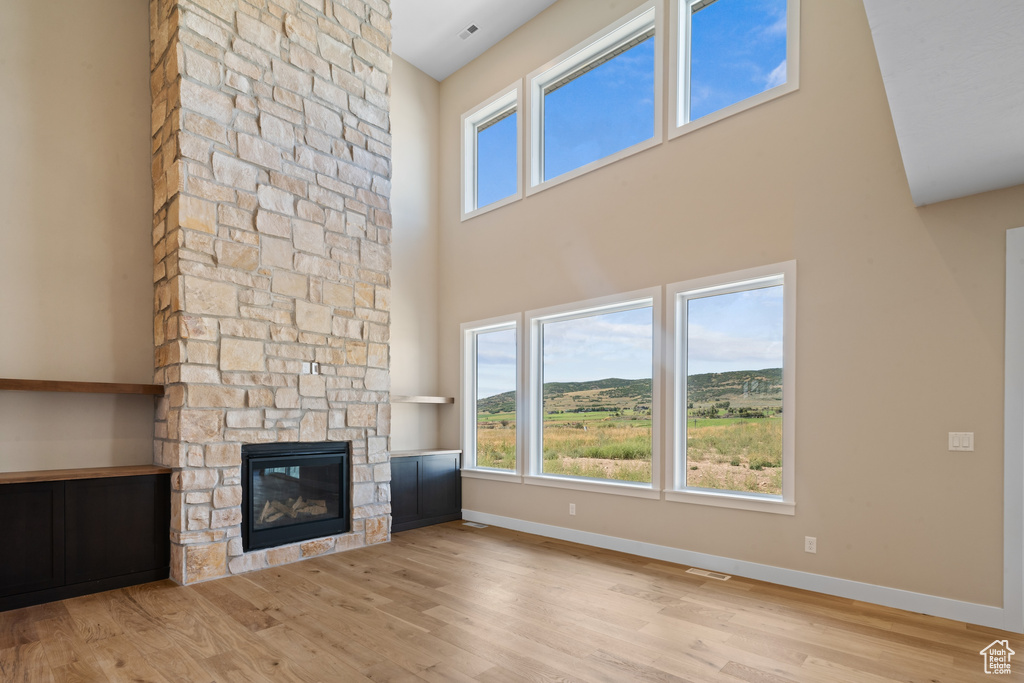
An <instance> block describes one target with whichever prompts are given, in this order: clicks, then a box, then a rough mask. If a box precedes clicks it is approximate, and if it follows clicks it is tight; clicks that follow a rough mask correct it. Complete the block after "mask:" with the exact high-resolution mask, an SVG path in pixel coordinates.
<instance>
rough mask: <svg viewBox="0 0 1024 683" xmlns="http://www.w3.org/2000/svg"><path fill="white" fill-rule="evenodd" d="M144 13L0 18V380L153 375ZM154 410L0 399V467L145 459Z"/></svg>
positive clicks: (56, 3)
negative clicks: (0, 220) (8, 378)
mask: <svg viewBox="0 0 1024 683" xmlns="http://www.w3.org/2000/svg"><path fill="white" fill-rule="evenodd" d="M148 12H149V8H148V6H147V3H145V2H125V1H124V0H90V2H87V3H86V2H76V1H74V0H53V1H48V2H38V1H37V0H11V2H6V3H4V8H3V20H2V21H0V65H2V67H3V68H0V93H3V96H2V97H0V217H2V221H3V226H2V227H0V377H15V378H28V379H61V380H89V381H101V382H149V381H152V376H153V358H152V355H153V341H152V338H153V334H152V320H153V316H152V310H151V308H152V303H151V301H152V296H153V285H152V258H153V256H152V247H151V246H150V225H151V223H152V196H153V195H152V188H151V184H150V179H149V119H150V115H149V114H150V97H149V18H148ZM152 436H153V401H152V399H151V398H143V397H135V396H128V397H114V396H90V395H58V394H24V393H13V392H0V470H5V471H16V470H24V469H50V468H60V467H77V466H102V465H112V464H128V463H146V462H151V461H152V452H153V446H152Z"/></svg>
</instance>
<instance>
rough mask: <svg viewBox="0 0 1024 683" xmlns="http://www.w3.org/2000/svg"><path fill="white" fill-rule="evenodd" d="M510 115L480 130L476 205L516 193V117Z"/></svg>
mask: <svg viewBox="0 0 1024 683" xmlns="http://www.w3.org/2000/svg"><path fill="white" fill-rule="evenodd" d="M518 116H519V114H518V113H515V114H512V115H511V116H506V117H505V118H503V119H502V120H501V121H498V122H497V123H496V124H494V125H493V126H489V127H487V128H485V129H484V130H482V131H480V132H479V133H477V138H476V146H477V147H476V148H477V156H478V157H479V159H480V160H481V162H482V163H480V164H479V165H478V167H477V175H476V178H477V188H476V198H477V199H476V205H477V206H487V205H488V204H493V203H494V202H496V201H498V200H499V199H504V198H505V197H508V196H509V195H513V194H515V193H516V173H517V172H518V169H517V167H516V120H517V119H518Z"/></svg>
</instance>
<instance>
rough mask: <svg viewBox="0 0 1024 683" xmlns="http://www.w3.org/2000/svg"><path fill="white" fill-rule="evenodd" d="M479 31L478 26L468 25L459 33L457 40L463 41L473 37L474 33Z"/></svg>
mask: <svg viewBox="0 0 1024 683" xmlns="http://www.w3.org/2000/svg"><path fill="white" fill-rule="evenodd" d="M479 30H480V27H479V26H477V25H476V24H470V25H469V26H467V27H466V28H464V29H462V32H461V33H459V38H462V39H463V40H465V39H466V38H469V37H470V36H471V35H473V34H474V33H476V32H477V31H479Z"/></svg>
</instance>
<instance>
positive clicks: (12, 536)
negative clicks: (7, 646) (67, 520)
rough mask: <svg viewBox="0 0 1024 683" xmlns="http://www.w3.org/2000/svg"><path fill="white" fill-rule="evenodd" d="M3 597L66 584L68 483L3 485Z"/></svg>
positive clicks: (0, 587)
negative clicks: (65, 510)
mask: <svg viewBox="0 0 1024 683" xmlns="http://www.w3.org/2000/svg"><path fill="white" fill-rule="evenodd" d="M0 520H3V523H2V524H0V548H3V554H4V559H3V561H0V596H4V595H15V594H17V593H28V592H31V591H37V590H43V589H45V588H52V587H54V586H60V585H62V584H63V583H64V482H60V481H56V482H52V481H51V482H41V483H37V484H8V485H4V486H0Z"/></svg>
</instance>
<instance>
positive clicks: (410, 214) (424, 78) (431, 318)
mask: <svg viewBox="0 0 1024 683" xmlns="http://www.w3.org/2000/svg"><path fill="white" fill-rule="evenodd" d="M393 78H394V80H393V82H392V86H391V89H392V93H391V132H392V135H393V146H394V147H393V148H394V153H393V158H392V163H393V166H392V181H391V182H392V193H391V212H392V217H393V220H394V233H393V235H392V237H393V242H392V245H391V248H392V252H391V255H392V262H393V264H394V269H393V271H392V276H391V292H392V301H391V313H392V323H391V393H392V394H395V395H434V394H436V393H437V391H438V384H437V268H438V255H437V239H438V233H437V218H438V215H437V210H438V177H437V164H438V156H439V146H438V139H437V133H438V105H439V101H438V98H439V97H440V91H441V88H440V85H439V84H438V82H437V81H435V80H434V79H433V78H431V77H430V76H428V75H426V74H425V73H423V72H422V71H420V70H419V69H417V68H416V67H414V66H412V65H411V64H409V63H408V62H406V61H404V60H403V59H401V58H399V57H395V65H394V73H393ZM451 410H452V408H451V406H437V405H416V404H394V405H393V406H392V409H391V411H392V414H391V449H392V450H396V451H402V450H413V449H421V448H438V447H440V446H451V445H453V444H455V443H456V441H455V440H450V441H449V442H448V443H445V444H441V443H439V442H438V433H437V428H438V417H439V416H440V414H441V411H451Z"/></svg>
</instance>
